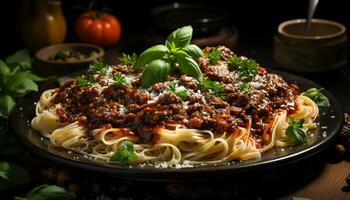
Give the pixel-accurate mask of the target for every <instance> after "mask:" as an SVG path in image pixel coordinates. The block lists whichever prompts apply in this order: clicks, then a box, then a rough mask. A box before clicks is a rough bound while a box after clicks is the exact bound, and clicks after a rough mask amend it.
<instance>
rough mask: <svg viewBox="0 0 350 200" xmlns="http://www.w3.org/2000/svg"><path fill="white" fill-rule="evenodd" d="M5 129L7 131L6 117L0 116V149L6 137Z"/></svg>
mask: <svg viewBox="0 0 350 200" xmlns="http://www.w3.org/2000/svg"><path fill="white" fill-rule="evenodd" d="M7 131H8V123H7V119H5V118H2V117H0V149H1V147H2V145H3V144H4V143H5V140H6V138H7V135H8V134H7Z"/></svg>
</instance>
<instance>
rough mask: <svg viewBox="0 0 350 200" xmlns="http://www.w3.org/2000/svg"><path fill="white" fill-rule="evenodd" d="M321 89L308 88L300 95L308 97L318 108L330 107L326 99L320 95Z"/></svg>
mask: <svg viewBox="0 0 350 200" xmlns="http://www.w3.org/2000/svg"><path fill="white" fill-rule="evenodd" d="M322 90H323V88H320V89H317V88H310V89H308V90H307V91H306V92H304V93H302V95H304V96H307V97H309V98H310V99H312V100H313V101H314V102H315V103H316V104H317V105H318V106H325V107H328V106H330V104H329V100H328V98H327V97H326V96H325V95H324V94H322V92H321V91H322Z"/></svg>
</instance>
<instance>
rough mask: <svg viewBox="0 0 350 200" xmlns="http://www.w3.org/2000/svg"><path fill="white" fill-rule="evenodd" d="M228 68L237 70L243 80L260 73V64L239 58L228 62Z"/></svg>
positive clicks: (235, 57)
mask: <svg viewBox="0 0 350 200" xmlns="http://www.w3.org/2000/svg"><path fill="white" fill-rule="evenodd" d="M228 66H229V68H230V69H237V71H238V75H239V77H241V78H253V77H254V76H256V74H257V73H258V64H257V63H256V61H255V60H253V59H242V58H240V57H238V56H233V57H232V58H231V59H230V60H229V61H228Z"/></svg>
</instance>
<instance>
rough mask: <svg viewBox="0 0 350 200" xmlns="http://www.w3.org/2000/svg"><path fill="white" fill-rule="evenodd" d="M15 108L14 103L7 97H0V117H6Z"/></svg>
mask: <svg viewBox="0 0 350 200" xmlns="http://www.w3.org/2000/svg"><path fill="white" fill-rule="evenodd" d="M14 106H15V102H14V101H13V99H12V97H11V96H9V95H4V96H0V117H3V118H6V119H7V117H8V115H9V113H10V111H11V110H12V108H13V107H14Z"/></svg>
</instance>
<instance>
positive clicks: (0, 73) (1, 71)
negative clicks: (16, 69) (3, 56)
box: [0, 60, 11, 92]
mask: <svg viewBox="0 0 350 200" xmlns="http://www.w3.org/2000/svg"><path fill="white" fill-rule="evenodd" d="M10 76H11V70H10V69H9V68H8V66H7V65H6V64H5V63H4V62H3V61H2V60H0V87H1V86H2V85H4V84H5V83H6V82H7V80H8V79H9V77H10ZM0 92H1V90H0Z"/></svg>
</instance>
